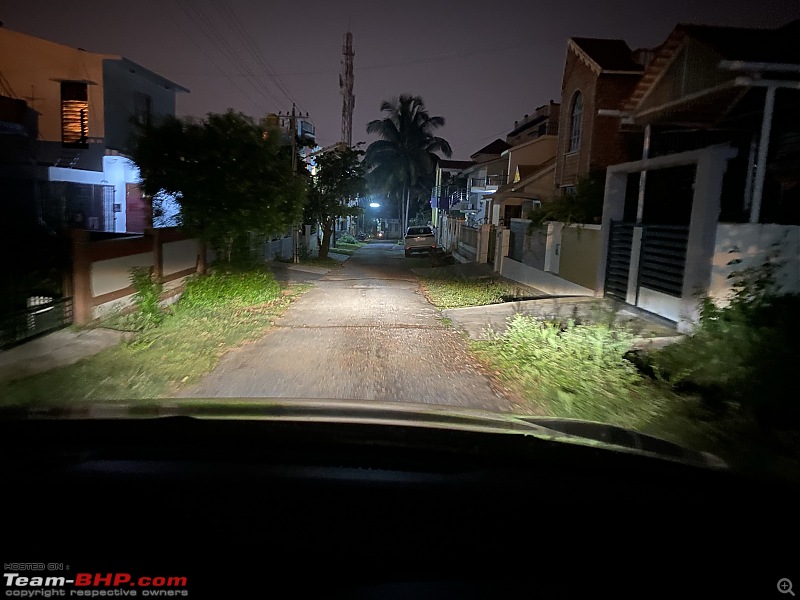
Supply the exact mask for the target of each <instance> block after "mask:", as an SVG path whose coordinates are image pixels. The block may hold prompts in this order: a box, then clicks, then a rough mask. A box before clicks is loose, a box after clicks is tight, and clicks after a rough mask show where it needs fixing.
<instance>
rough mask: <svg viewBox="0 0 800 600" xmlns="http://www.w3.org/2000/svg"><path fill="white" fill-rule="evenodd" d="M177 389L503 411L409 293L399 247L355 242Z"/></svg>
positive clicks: (411, 284)
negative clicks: (278, 312)
mask: <svg viewBox="0 0 800 600" xmlns="http://www.w3.org/2000/svg"><path fill="white" fill-rule="evenodd" d="M182 395H183V396H193V397H280V398H292V397H295V398H338V399H361V400H381V401H398V402H419V403H430V404H448V405H455V406H460V407H468V408H480V409H488V410H494V411H497V410H511V409H512V405H511V403H510V401H509V400H507V399H506V398H505V397H503V396H502V394H501V393H499V392H497V391H495V390H494V389H493V387H492V385H491V383H490V381H489V379H488V378H487V377H486V376H485V375H483V374H482V373H481V371H480V369H479V368H478V367H477V366H476V364H475V362H474V361H473V360H472V359H471V358H470V357H469V355H468V352H467V348H466V344H465V341H464V339H463V338H462V337H461V335H460V334H459V333H458V332H456V331H454V330H452V329H450V328H448V327H446V326H445V325H443V324H442V323H441V321H440V320H439V313H438V311H437V310H436V309H435V308H434V307H433V306H431V305H430V304H429V303H428V302H427V300H426V299H425V297H424V296H423V295H422V294H421V293H420V292H419V289H418V283H417V279H416V277H415V276H414V275H413V274H412V273H411V271H410V269H409V267H408V265H407V262H406V259H405V258H404V256H403V248H402V246H397V245H395V244H393V243H375V244H369V245H367V246H364V247H363V248H361V249H360V250H358V252H356V254H355V255H354V256H352V257H351V258H350V259H349V260H348V261H346V262H345V263H344V265H343V267H342V268H341V269H334V270H333V271H331V272H330V273H328V274H327V275H326V276H324V277H322V278H321V279H320V280H318V281H317V282H316V283H315V284H314V287H313V288H312V289H311V290H309V291H308V292H307V293H305V294H304V295H303V296H302V297H301V298H299V299H298V300H297V301H296V302H295V303H293V304H292V306H291V307H290V308H289V309H288V310H287V312H286V313H285V314H284V315H283V316H282V317H281V318H280V319H278V321H277V322H276V326H275V327H274V328H273V329H272V330H271V331H270V332H269V333H268V334H267V335H266V336H265V337H263V338H262V339H261V340H258V341H257V342H254V343H251V344H247V345H245V346H243V347H242V348H238V349H236V350H234V351H232V352H229V353H228V354H227V355H225V356H224V357H223V359H222V360H221V361H220V364H219V365H217V367H216V368H215V369H214V370H213V371H212V372H211V373H209V374H208V375H207V376H206V377H205V378H204V380H203V381H202V382H201V383H199V384H198V385H195V386H192V387H190V388H187V389H186V390H184V391H183V393H182Z"/></svg>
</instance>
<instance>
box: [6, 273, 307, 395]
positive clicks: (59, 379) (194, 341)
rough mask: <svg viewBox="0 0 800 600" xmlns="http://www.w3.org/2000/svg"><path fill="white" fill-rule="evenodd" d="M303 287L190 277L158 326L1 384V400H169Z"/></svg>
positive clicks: (243, 276)
mask: <svg viewBox="0 0 800 600" xmlns="http://www.w3.org/2000/svg"><path fill="white" fill-rule="evenodd" d="M307 287H308V286H292V287H290V288H286V289H281V288H280V286H279V285H278V283H277V282H276V281H275V279H274V278H273V277H272V275H271V274H270V273H269V272H266V271H265V270H264V269H263V268H261V269H253V268H250V269H241V270H238V269H237V270H231V271H229V272H223V271H221V270H218V271H217V272H215V273H214V274H212V275H209V276H207V277H202V278H197V279H192V280H190V281H189V282H188V283H187V287H186V291H185V292H184V294H183V296H182V298H181V300H180V302H179V303H177V304H176V305H174V307H172V308H171V309H170V310H168V311H167V313H166V315H165V318H164V320H163V322H162V323H161V324H159V325H157V326H150V327H145V328H143V329H142V330H140V331H139V332H138V333H137V334H136V336H135V338H134V339H133V340H132V341H130V342H128V343H123V344H121V345H119V346H116V347H114V348H110V349H108V350H105V351H103V352H100V353H98V354H95V355H93V356H90V357H88V358H85V359H83V360H81V361H79V362H77V363H75V364H74V365H69V366H66V367H60V368H57V369H53V370H51V371H48V372H45V373H41V374H37V375H32V376H30V377H26V378H23V379H18V380H14V381H9V382H2V383H0V398H2V403H3V404H5V405H30V406H35V405H39V406H45V405H53V404H58V405H63V404H65V403H69V402H71V401H84V400H89V401H106V400H145V399H152V398H163V397H171V396H174V395H175V392H176V390H177V389H178V388H179V387H180V386H181V385H184V384H190V383H193V382H196V381H197V380H198V379H199V378H200V377H201V376H202V375H204V374H205V373H207V372H208V371H210V370H211V369H212V368H213V367H214V366H215V365H216V364H217V361H218V360H219V358H220V357H221V356H222V354H224V353H225V352H226V351H227V350H229V349H231V348H234V347H236V346H238V345H240V344H242V343H243V342H246V341H248V340H253V339H256V338H258V337H260V336H261V335H263V333H264V332H265V331H266V330H267V329H268V328H269V327H270V325H271V324H272V323H273V322H274V319H275V318H276V317H277V316H279V315H280V314H281V313H282V312H283V311H284V310H285V309H286V308H287V307H288V306H289V304H290V303H291V301H292V299H293V298H294V297H295V296H297V295H298V294H300V293H302V292H303V291H305V289H307ZM124 323H125V321H123V324H124ZM131 323H134V324H135V323H136V321H135V317H133V318H130V319H129V321H128V323H127V324H128V326H130V324H131ZM111 324H112V325H116V326H119V325H120V323H119V322H117V323H111Z"/></svg>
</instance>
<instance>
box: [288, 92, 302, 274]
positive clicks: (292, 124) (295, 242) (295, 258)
mask: <svg viewBox="0 0 800 600" xmlns="http://www.w3.org/2000/svg"><path fill="white" fill-rule="evenodd" d="M289 130H290V132H291V133H290V135H291V136H292V174H293V175H294V176H296V175H297V113H296V111H295V105H294V102H292V114H291V116H290V117H289ZM292 248H293V249H294V251H293V252H292V262H293V263H295V264H296V263H299V262H300V232H299V231H298V228H297V225H295V226H294V227H292Z"/></svg>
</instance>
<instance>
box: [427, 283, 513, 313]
mask: <svg viewBox="0 0 800 600" xmlns="http://www.w3.org/2000/svg"><path fill="white" fill-rule="evenodd" d="M420 282H421V283H422V291H423V293H424V294H425V297H426V298H428V301H429V302H430V303H431V304H433V305H434V306H436V307H437V308H463V307H465V306H484V305H486V304H497V303H500V302H503V297H504V296H511V295H514V294H515V291H516V290H515V288H514V286H513V285H511V284H509V283H508V282H506V281H503V280H498V279H493V278H491V279H476V278H467V277H465V278H459V277H435V278H434V277H420Z"/></svg>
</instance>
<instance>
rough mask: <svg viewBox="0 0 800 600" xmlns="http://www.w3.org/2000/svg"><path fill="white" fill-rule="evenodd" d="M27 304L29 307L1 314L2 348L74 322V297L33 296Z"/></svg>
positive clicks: (0, 332) (0, 345)
mask: <svg viewBox="0 0 800 600" xmlns="http://www.w3.org/2000/svg"><path fill="white" fill-rule="evenodd" d="M27 304H28V306H27V308H24V309H22V310H17V311H13V312H9V313H6V314H5V315H0V348H2V349H6V348H10V347H11V346H15V345H17V344H20V343H22V342H25V341H27V340H29V339H32V338H35V337H37V336H40V335H43V334H45V333H49V332H51V331H55V330H57V329H61V328H62V327H66V326H68V325H70V324H72V298H69V297H67V298H57V299H56V298H51V297H49V296H32V297H30V298H28V301H27Z"/></svg>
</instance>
